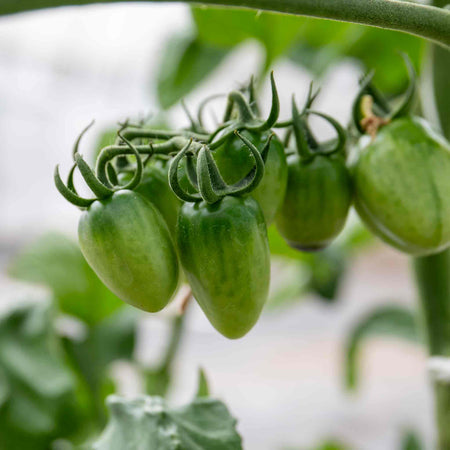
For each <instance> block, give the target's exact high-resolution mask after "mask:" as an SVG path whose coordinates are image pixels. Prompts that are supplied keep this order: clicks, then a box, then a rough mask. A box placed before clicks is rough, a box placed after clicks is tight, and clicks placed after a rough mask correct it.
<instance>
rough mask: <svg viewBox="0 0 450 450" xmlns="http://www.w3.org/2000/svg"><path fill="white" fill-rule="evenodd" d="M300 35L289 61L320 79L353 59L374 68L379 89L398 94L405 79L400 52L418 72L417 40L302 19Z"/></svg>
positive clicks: (421, 46)
mask: <svg viewBox="0 0 450 450" xmlns="http://www.w3.org/2000/svg"><path fill="white" fill-rule="evenodd" d="M300 20H301V21H302V23H301V25H300V28H301V33H300V36H299V39H298V41H297V42H296V44H295V45H294V46H292V48H291V49H290V52H289V57H290V58H291V60H292V61H294V62H296V63H297V64H299V65H301V66H303V67H305V68H307V69H308V70H310V71H311V72H313V74H315V75H316V76H321V75H323V74H324V72H325V71H326V70H327V69H328V68H329V67H330V66H331V65H333V64H336V63H337V62H339V61H341V60H342V59H344V58H356V59H357V60H358V61H359V62H360V63H361V64H362V66H363V70H368V69H370V70H371V69H375V72H376V77H375V82H376V84H377V86H378V87H379V89H381V90H382V91H385V92H387V93H390V94H398V93H400V92H402V90H403V89H404V88H405V86H406V84H407V82H408V77H407V72H406V70H405V68H404V65H403V63H402V61H401V58H400V57H399V52H405V53H407V54H408V55H409V57H410V58H411V60H412V61H413V63H414V66H415V67H416V70H420V68H421V62H422V58H423V56H424V51H425V43H424V41H423V40H422V39H419V38H417V37H414V36H411V35H408V34H403V33H398V32H395V31H389V30H381V29H377V28H370V27H364V26H362V25H356V24H349V23H339V22H328V21H323V20H319V19H314V18H301V19H300Z"/></svg>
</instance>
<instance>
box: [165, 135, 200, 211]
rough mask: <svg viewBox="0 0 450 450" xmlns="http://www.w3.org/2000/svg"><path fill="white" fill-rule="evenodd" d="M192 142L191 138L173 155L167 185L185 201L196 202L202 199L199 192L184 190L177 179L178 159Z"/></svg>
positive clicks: (179, 159) (182, 156) (180, 158)
mask: <svg viewBox="0 0 450 450" xmlns="http://www.w3.org/2000/svg"><path fill="white" fill-rule="evenodd" d="M191 144H192V139H191V140H190V141H189V142H188V143H187V144H186V145H185V146H184V147H183V148H182V149H181V150H180V151H179V152H178V153H177V154H176V155H175V157H174V158H173V159H172V161H171V162H170V165H169V185H170V188H171V189H172V191H173V192H174V194H175V195H176V196H177V197H178V198H179V199H180V200H183V201H185V202H198V201H201V200H202V197H201V195H200V194H190V193H189V192H186V191H185V190H184V189H183V188H182V187H181V186H180V182H179V179H178V166H179V164H180V161H181V160H182V159H183V158H184V156H185V155H186V154H187V152H188V151H189V149H190V147H191Z"/></svg>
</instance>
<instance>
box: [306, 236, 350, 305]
mask: <svg viewBox="0 0 450 450" xmlns="http://www.w3.org/2000/svg"><path fill="white" fill-rule="evenodd" d="M312 256H313V257H312V258H311V262H310V267H311V279H310V282H309V285H310V289H311V291H313V292H314V293H315V294H317V295H319V297H320V298H321V299H323V300H325V301H327V302H332V301H333V300H335V299H336V298H337V295H338V292H339V288H340V286H341V281H342V279H343V276H344V274H345V271H346V269H347V263H348V255H347V254H346V253H345V252H344V251H343V249H342V248H340V247H339V246H336V245H331V246H330V247H328V248H326V249H324V250H322V251H320V252H318V253H315V254H314V255H312Z"/></svg>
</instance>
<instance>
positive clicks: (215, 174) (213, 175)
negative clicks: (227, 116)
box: [169, 130, 273, 204]
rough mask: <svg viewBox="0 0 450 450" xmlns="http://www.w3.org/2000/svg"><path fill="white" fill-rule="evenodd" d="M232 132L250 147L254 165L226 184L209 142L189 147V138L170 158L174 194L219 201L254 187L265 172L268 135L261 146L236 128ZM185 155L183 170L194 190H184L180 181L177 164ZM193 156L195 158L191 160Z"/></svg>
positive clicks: (183, 198) (171, 184) (213, 201)
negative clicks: (196, 146) (244, 173)
mask: <svg viewBox="0 0 450 450" xmlns="http://www.w3.org/2000/svg"><path fill="white" fill-rule="evenodd" d="M234 134H235V135H236V136H237V137H238V138H239V139H241V140H242V142H243V143H244V144H245V146H246V147H247V148H248V150H249V151H250V153H251V155H252V157H253V159H254V165H253V167H252V168H251V170H250V171H249V172H248V173H247V174H246V175H245V176H244V177H243V178H242V179H241V180H239V181H238V182H237V183H234V184H228V183H226V182H225V181H224V179H223V177H222V175H221V174H220V171H219V168H218V167H217V164H216V162H215V161H214V158H213V156H212V153H211V149H210V148H209V146H208V145H202V146H201V147H200V149H198V150H197V151H196V150H195V149H192V148H191V146H192V144H193V142H192V140H191V141H189V142H188V143H187V144H186V145H185V146H184V147H183V148H182V149H181V150H180V151H179V152H178V154H177V155H176V156H175V157H174V158H173V160H172V161H171V163H170V166H169V185H170V187H171V188H172V190H173V192H174V193H175V195H177V196H178V197H179V198H180V199H181V200H183V201H186V202H199V201H202V200H204V201H205V202H206V203H208V204H213V203H216V202H218V201H220V200H221V199H222V198H223V197H225V196H227V195H233V196H239V195H245V194H248V193H249V192H251V191H253V190H254V189H255V188H256V187H257V186H258V184H259V183H260V181H261V179H262V177H263V176H264V162H265V158H267V153H268V151H269V147H270V142H271V140H272V137H273V135H271V136H269V138H268V139H267V141H266V142H265V144H264V147H263V148H262V149H261V150H258V148H257V147H256V146H255V145H254V144H253V143H252V142H251V141H250V140H249V139H247V138H246V137H245V136H243V135H241V134H240V133H239V132H238V131H237V130H235V131H234ZM183 158H186V173H187V178H188V180H189V183H190V184H191V187H193V188H194V190H195V191H197V192H196V193H194V194H191V193H189V192H187V191H186V190H185V189H183V188H182V187H181V185H180V181H179V176H178V168H179V164H180V162H181V160H182V159H183ZM194 159H195V160H196V161H195V162H194Z"/></svg>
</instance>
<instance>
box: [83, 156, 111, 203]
mask: <svg viewBox="0 0 450 450" xmlns="http://www.w3.org/2000/svg"><path fill="white" fill-rule="evenodd" d="M75 162H76V164H77V166H78V170H79V171H80V173H81V176H82V177H83V178H84V181H85V182H86V184H87V185H88V187H89V189H90V190H91V191H92V192H93V193H94V194H95V195H96V196H97V197H98V198H106V197H109V196H110V195H112V194H113V193H114V191H113V190H112V189H109V188H108V187H106V186H105V185H104V184H103V183H102V182H101V181H100V180H99V179H98V178H97V177H96V176H95V173H94V171H93V170H92V169H91V168H90V167H89V164H88V163H87V162H86V161H85V160H84V159H83V157H82V156H81V155H80V154H79V153H75Z"/></svg>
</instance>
